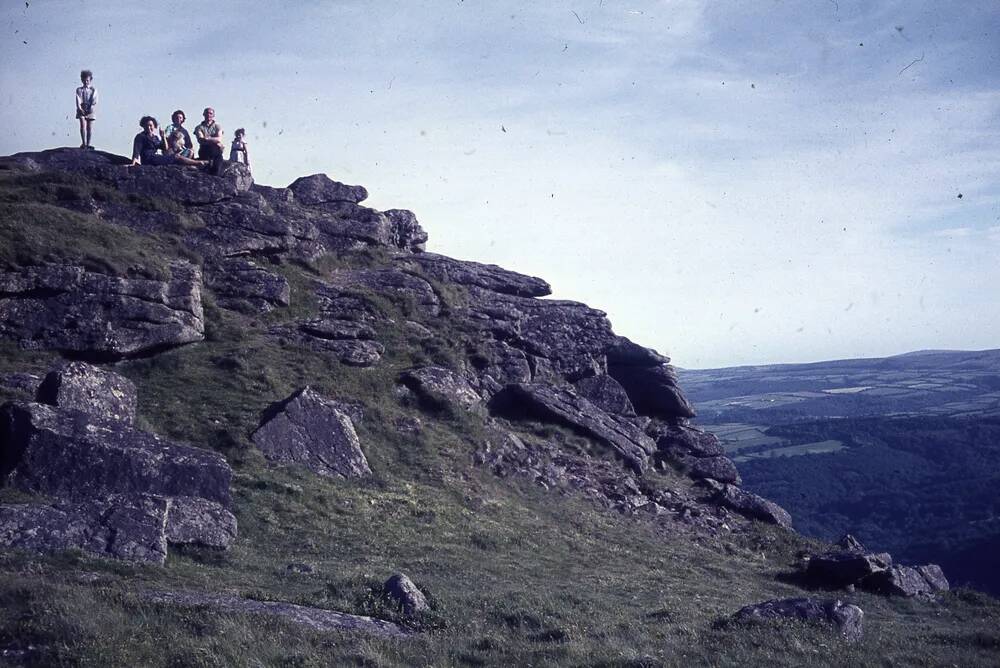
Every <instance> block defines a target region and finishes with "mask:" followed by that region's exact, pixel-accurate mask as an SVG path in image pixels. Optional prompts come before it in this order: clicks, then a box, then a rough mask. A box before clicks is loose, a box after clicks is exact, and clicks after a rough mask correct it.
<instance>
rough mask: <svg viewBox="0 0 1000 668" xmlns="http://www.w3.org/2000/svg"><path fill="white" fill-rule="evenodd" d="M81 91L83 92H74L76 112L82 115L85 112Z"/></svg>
mask: <svg viewBox="0 0 1000 668" xmlns="http://www.w3.org/2000/svg"><path fill="white" fill-rule="evenodd" d="M80 91H81V89H80V88H77V89H76V90H75V91H73V92H74V94H75V95H76V110H77V111H79V112H81V113H82V112H83V97H82V96H81V95H80Z"/></svg>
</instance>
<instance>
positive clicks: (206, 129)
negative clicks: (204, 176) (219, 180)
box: [194, 107, 223, 173]
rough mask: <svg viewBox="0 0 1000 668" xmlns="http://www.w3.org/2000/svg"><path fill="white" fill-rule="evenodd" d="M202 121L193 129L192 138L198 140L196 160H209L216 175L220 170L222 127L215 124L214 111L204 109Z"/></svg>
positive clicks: (207, 108)
mask: <svg viewBox="0 0 1000 668" xmlns="http://www.w3.org/2000/svg"><path fill="white" fill-rule="evenodd" d="M202 115H203V116H204V119H205V120H203V121H202V122H201V123H199V124H198V127H196V128H195V129H194V137H195V139H197V140H198V158H199V159H200V160H210V161H211V163H212V171H214V172H215V173H218V172H219V171H221V169H222V160H223V158H222V146H223V140H222V126H221V125H219V124H218V123H216V122H215V109H212V108H211V107H205V111H203V112H202Z"/></svg>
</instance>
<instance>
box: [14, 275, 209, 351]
mask: <svg viewBox="0 0 1000 668" xmlns="http://www.w3.org/2000/svg"><path fill="white" fill-rule="evenodd" d="M171 275H172V278H171V279H170V280H169V281H155V280H149V279H128V278H117V277H113V276H107V275H105V274H99V273H95V272H91V271H87V270H86V269H84V268H83V267H76V266H69V265H45V266H38V267H24V268H21V269H18V270H16V271H11V272H6V273H0V337H3V338H7V339H13V340H15V341H17V342H18V343H19V344H20V345H21V346H22V347H23V348H27V349H31V350H61V351H65V352H72V353H77V354H86V355H90V356H92V357H95V358H105V359H120V358H123V357H127V356H131V355H137V354H141V353H148V352H154V351H158V350H162V349H164V348H169V347H172V346H179V345H182V344H185V343H191V342H193V341H201V340H202V339H203V338H204V333H205V323H204V315H203V312H202V306H201V271H200V270H199V269H198V268H197V267H194V266H193V265H190V264H188V263H186V262H183V261H179V260H178V261H176V262H174V264H173V265H171Z"/></svg>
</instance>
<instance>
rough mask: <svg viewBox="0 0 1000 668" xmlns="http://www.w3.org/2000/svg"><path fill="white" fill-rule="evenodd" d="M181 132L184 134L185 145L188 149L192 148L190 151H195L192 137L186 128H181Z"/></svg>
mask: <svg viewBox="0 0 1000 668" xmlns="http://www.w3.org/2000/svg"><path fill="white" fill-rule="evenodd" d="M181 132H183V133H184V145H185V146H186V147H187V148H190V149H192V150H193V149H194V143H193V142H192V141H191V135H189V134H188V131H187V130H185V129H184V128H181Z"/></svg>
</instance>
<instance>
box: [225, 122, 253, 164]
mask: <svg viewBox="0 0 1000 668" xmlns="http://www.w3.org/2000/svg"><path fill="white" fill-rule="evenodd" d="M246 134H247V131H246V130H245V129H243V128H240V129H239V130H237V131H236V137H235V138H233V145H232V147H231V148H230V149H229V161H230V162H240V156H241V155H242V156H243V164H245V165H246V166H247V169H250V153H249V152H248V151H247V142H246V139H244V137H246Z"/></svg>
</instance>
